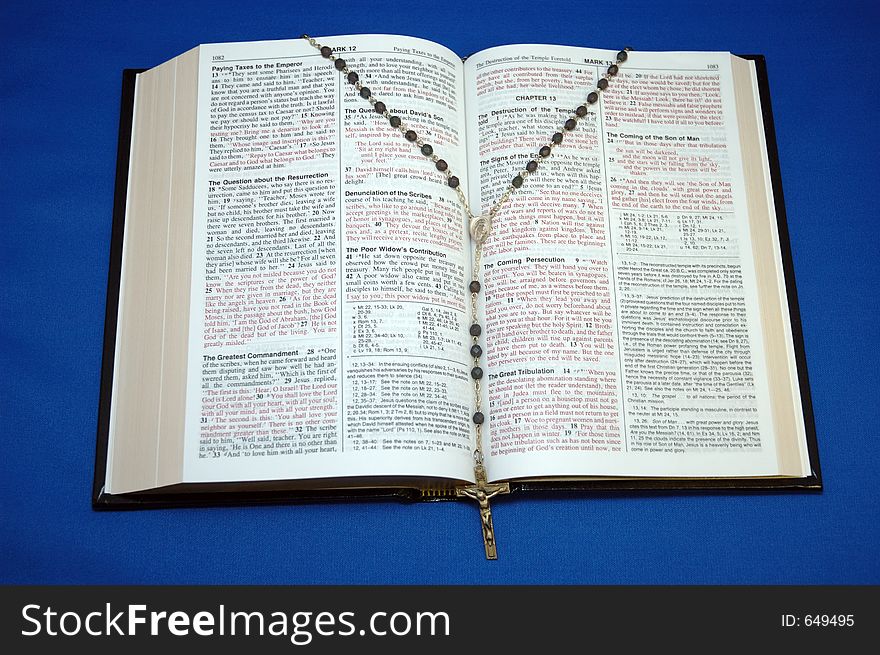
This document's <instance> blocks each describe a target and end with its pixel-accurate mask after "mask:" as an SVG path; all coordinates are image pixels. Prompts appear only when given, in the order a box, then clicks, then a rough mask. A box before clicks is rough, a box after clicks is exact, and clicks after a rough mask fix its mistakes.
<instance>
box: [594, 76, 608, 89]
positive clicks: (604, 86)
mask: <svg viewBox="0 0 880 655" xmlns="http://www.w3.org/2000/svg"><path fill="white" fill-rule="evenodd" d="M596 86H597V87H598V88H599V89H601V90H602V91H604V90H605V89H607V88H608V80H606V79H605V78H604V77H603V78H601V79H600V80H599V81H598V82H596Z"/></svg>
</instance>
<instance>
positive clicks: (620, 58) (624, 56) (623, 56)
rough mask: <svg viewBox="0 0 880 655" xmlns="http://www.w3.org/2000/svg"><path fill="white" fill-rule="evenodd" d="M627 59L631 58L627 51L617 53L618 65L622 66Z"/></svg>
mask: <svg viewBox="0 0 880 655" xmlns="http://www.w3.org/2000/svg"><path fill="white" fill-rule="evenodd" d="M627 57H629V55H628V54H626V50H621V51H620V52H618V53H617V63H618V64H622V63H623V62H625V61H626V59H627Z"/></svg>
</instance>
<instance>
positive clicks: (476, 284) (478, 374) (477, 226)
mask: <svg viewBox="0 0 880 655" xmlns="http://www.w3.org/2000/svg"><path fill="white" fill-rule="evenodd" d="M302 38H303V39H305V40H306V41H308V42H309V43H310V44H311V45H312V46H313V47H314V48H317V49H318V50H319V51H320V53H321V56H322V57H324V58H325V59H329V60H330V61H332V62H333V66H334V67H335V68H336V70H338V71H339V72H340V73H343V74H345V76H346V79H347V80H348V83H349V84H351V85H353V86H354V88H355V89H357V91H358V93H359V95H360V96H361V98H363V99H364V100H366V101H367V102H369V103H370V104H372V105H373V110H374V111H375V112H376V113H377V114H379V115H381V116H384V117H385V118H386V119H387V120H388V123H389V124H390V125H391V127H393V128H396V129H398V130H400V132H401V133H402V134H403V136H404V138H405V139H406V140H407V141H409V142H410V143H413V144H415V145H416V146H418V147H419V149H420V150H421V153H422V154H423V155H424V156H425V157H427V158H428V159H430V160H431V161H432V162H434V166H435V167H436V168H437V170H438V171H440V172H441V173H442V174H443V175H445V176H446V184H448V185H449V187H450V188H452V189H455V192H456V194H457V195H458V199H459V201H461V205H462V207H463V208H464V211H465V214H467V217H468V225H469V229H470V234H471V239H472V240H473V242H474V244H475V248H474V261H473V273H472V279H471V281H470V284H468V291H469V292H470V294H471V326H470V329H469V332H470V336H471V340H472V344H471V349H470V354H471V357H472V358H473V368H471V378H472V379H473V381H474V415H473V417H472V419H473V422H474V431H475V433H476V439H475V442H474V453H473V454H474V479H475V480H476V484H472V485H469V486H466V487H457V488H456V490H455V493H456V495H457V496H460V497H465V498H472V499H474V500H476V501H477V503H478V504H479V506H480V520H481V522H482V527H483V545H484V546H485V548H486V559H498V553H497V550H496V547H495V529H494V527H493V526H492V509H491V508H490V507H489V499H490V498H492V497H493V496H497V495H498V494H503V493H510V485H509V483H507V482H496V483H491V484H490V483H489V481H488V478H487V477H486V468H485V466H484V465H483V435H482V425H483V421H484V420H485V418H486V417H485V416H484V415H483V412H482V411H480V410H481V409H482V388H481V386H480V380H481V379H482V378H483V369H482V368H480V357H481V356H482V354H483V349H482V347H481V346H480V343H479V341H480V334H482V332H483V328H482V327H481V326H480V323H479V317H478V314H477V297H478V296H479V294H480V290H481V288H482V285H481V284H480V260H481V258H482V256H483V243H484V242H485V241H486V238H487V237H488V236H489V233H490V232H491V231H492V221H493V220H494V219H495V217H496V215H497V214H498V211H499V210H500V209H501V207H502V206H503V205H504V203H506V202H507V200H508V198H510V195H511V194H512V193H513V192H514V191H516V190H517V189H519V188H520V187H521V186H522V185H523V182H524V181H525V180H526V178H527V177H528V176H529V175H531V174H532V173H534V172H535V171H536V170H538V164H539V162H542V161H543V160H545V159H547V158H548V157H550V155H551V154H552V152H553V148H555V147H556V146H558V145H559V144H560V143H562V140H563V138H564V136H565V132H571V131H572V130H574V129H575V128H576V127H577V125H578V121H579V120H580V119H582V118H583V117H584V116H586V115H587V113H588V111H589V106H590V105H595V104H596V103H597V102H598V101H599V94H600V93H601V92H602V91H604V90H605V89H607V88H608V80H610V79H611V78H612V77H614V76H615V75H617V73H618V70H619V68H618V64H623V63H624V62H625V61H626V60H627V57H628V55H627V53H628V52H629V51H630V50H632V48H624V49H623V50H621V51H620V52H618V53H617V63H616V64H611V65H610V66H609V67H608V70H607V71H606V72H605V74H604V75H603V76H602V77H600V78H599V80H598V81H597V82H596V88H595V90H593V91H590V93H588V94H587V99H586V102H585V103H584V104H582V105H580V106H578V107H577V108H576V109H575V110H574V112H573V113H572V115H571V117H570V118H569V119H568V120H566V121H565V123H564V124H563V126H562V129H563V131H561V132H556V133H555V134H554V135H553V136H552V137H550V142H549V143H547V144H545V145H544V146H542V147H541V149H540V150H539V151H538V158H537V159H533V160H531V161H530V162H529V163H528V164H526V167H525V170H522V171H520V172H519V173H517V174H516V175H515V176H514V178H513V179H512V180H511V181H510V184H509V185H508V187H507V188H506V189H505V190H504V194H503V195H502V196H501V197H500V198H499V199H498V201H497V202H496V203H495V204H494V205H492V207H491V208H490V209H489V211H487V212H485V213H483V214H479V215H477V216H474V214H473V212H472V211H471V209H470V205H469V204H468V201H467V198H466V197H465V195H464V192H463V191H462V189H461V181H460V180H459V179H458V178H457V177H456V176H455V175H453V174H452V171H451V170H449V164H447V163H446V161H444V160H443V159H440V157H438V156H437V155H436V154H435V153H434V148H433V147H432V146H431V144H429V143H425V142H424V141H423V140H422V138H421V137H419V135H418V134H417V133H416V132H415V131H414V130H411V129H409V127H407V126H406V125H404V123H403V121H402V120H401V119H400V116H394V115H392V114H391V112H389V111H388V107H387V105H386V104H385V103H384V102H382V101H381V100H379V99H378V98H376V96H374V95H373V94H372V92H371V91H370V89H369V88H367V87H366V86H364V85H363V84H362V83H361V81H360V76H359V75H358V74H357V73H355V72H354V71H353V70H351V69H350V68H349V67H348V65H347V64H346V63H345V60H344V59H341V58H340V57H337V56H336V55H334V54H333V49H332V48H329V47H328V46H322V45H321V44H320V43H318V42H317V41H315V39H313V38H312V37H310V36H309V35H307V34H303V35H302Z"/></svg>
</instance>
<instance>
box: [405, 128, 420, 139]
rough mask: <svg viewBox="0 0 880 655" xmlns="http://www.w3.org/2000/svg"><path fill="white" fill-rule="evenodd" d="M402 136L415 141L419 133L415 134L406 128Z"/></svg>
mask: <svg viewBox="0 0 880 655" xmlns="http://www.w3.org/2000/svg"><path fill="white" fill-rule="evenodd" d="M403 136H405V137H406V140H407V141H415V140H416V139H418V138H419V135H418V134H416V133H415V132H414V131H413V130H407V131H406V134H404V135H403Z"/></svg>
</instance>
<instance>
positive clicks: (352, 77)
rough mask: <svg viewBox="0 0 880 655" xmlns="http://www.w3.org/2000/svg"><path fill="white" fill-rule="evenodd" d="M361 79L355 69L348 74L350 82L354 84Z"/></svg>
mask: <svg viewBox="0 0 880 655" xmlns="http://www.w3.org/2000/svg"><path fill="white" fill-rule="evenodd" d="M359 79H361V78H360V77H359V76H358V74H357V73H355V72H354V71H351V72H350V73H349V74H348V83H349V84H354V83H355V82H357V81H358V80H359Z"/></svg>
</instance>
